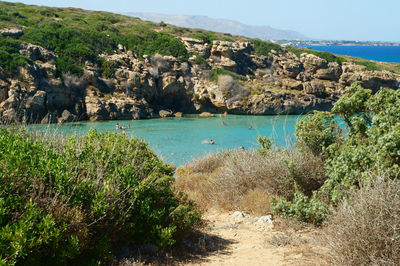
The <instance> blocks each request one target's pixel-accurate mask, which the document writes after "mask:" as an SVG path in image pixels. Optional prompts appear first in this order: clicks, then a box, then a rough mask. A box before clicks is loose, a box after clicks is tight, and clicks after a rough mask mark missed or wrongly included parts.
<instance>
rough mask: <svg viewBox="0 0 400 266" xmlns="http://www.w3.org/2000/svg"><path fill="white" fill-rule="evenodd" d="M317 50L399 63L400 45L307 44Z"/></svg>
mask: <svg viewBox="0 0 400 266" xmlns="http://www.w3.org/2000/svg"><path fill="white" fill-rule="evenodd" d="M309 47H311V48H312V49H314V50H317V51H326V52H330V53H334V54H341V55H348V56H356V57H361V58H365V59H369V60H375V61H382V62H394V63H400V46H342V45H315V46H309Z"/></svg>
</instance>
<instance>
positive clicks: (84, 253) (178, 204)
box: [0, 129, 199, 264]
mask: <svg viewBox="0 0 400 266" xmlns="http://www.w3.org/2000/svg"><path fill="white" fill-rule="evenodd" d="M0 149H1V151H2V152H1V153H0V165H1V166H2V167H1V168H0V188H1V189H0V261H1V262H2V263H5V264H43V263H46V264H49V263H50V264H54V263H57V264H65V263H68V262H72V261H73V260H79V261H80V262H82V261H86V260H88V261H92V262H95V261H97V260H100V261H103V260H107V259H109V256H108V255H107V254H110V251H111V250H110V248H111V247H112V245H113V244H116V243H119V242H125V243H130V242H132V241H135V242H138V243H140V242H146V243H154V244H156V245H158V246H159V247H162V248H168V247H170V246H171V245H173V244H174V243H175V242H176V241H177V240H179V239H180V238H181V237H183V236H184V235H185V234H186V233H187V232H188V231H189V230H190V229H191V228H192V226H193V225H194V224H195V223H197V221H198V219H199V216H198V213H197V212H196V211H194V210H193V209H192V207H191V203H190V202H188V201H187V200H186V199H185V197H184V196H183V195H181V194H177V193H175V191H174V189H173V188H172V183H173V169H172V168H171V167H170V166H169V165H167V164H164V163H162V162H161V161H160V160H158V158H157V157H156V155H155V154H154V153H153V152H152V151H151V150H149V148H148V146H147V144H146V143H145V142H143V141H140V140H137V139H136V138H134V139H129V138H127V137H126V136H124V135H119V134H112V133H104V134H100V133H98V132H96V131H90V132H89V133H88V134H87V135H85V136H83V137H70V138H69V139H68V140H67V141H66V142H60V141H52V140H49V139H40V138H38V137H35V135H32V134H28V133H24V132H13V131H12V130H7V129H2V130H1V131H0Z"/></svg>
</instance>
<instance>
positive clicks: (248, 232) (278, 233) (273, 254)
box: [182, 211, 325, 265]
mask: <svg viewBox="0 0 400 266" xmlns="http://www.w3.org/2000/svg"><path fill="white" fill-rule="evenodd" d="M204 217H205V219H206V220H207V221H208V223H209V224H208V226H207V228H205V229H204V231H205V233H207V234H209V235H215V236H217V237H218V238H217V239H220V240H221V239H223V240H225V241H229V244H227V245H226V246H225V248H224V249H219V250H217V251H216V252H213V253H211V254H208V256H207V255H206V256H204V257H203V258H202V259H201V261H193V262H184V263H182V264H184V265H324V264H325V263H324V261H323V260H322V259H321V256H320V255H321V252H324V250H323V248H321V247H319V246H318V245H317V244H316V243H315V242H316V241H314V240H315V239H316V238H318V231H317V230H316V229H310V228H302V229H295V228H283V227H282V226H279V225H278V226H277V225H276V223H277V222H276V221H271V220H270V217H268V216H264V217H251V216H248V215H244V214H242V213H240V212H235V213H233V214H232V213H231V214H228V213H220V212H217V211H209V212H208V213H206V214H205V216H204ZM277 227H280V228H277ZM212 244H213V243H212V242H211V241H209V243H208V245H212ZM205 245H207V244H205ZM205 248H206V249H207V247H205Z"/></svg>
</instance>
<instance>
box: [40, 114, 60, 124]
mask: <svg viewBox="0 0 400 266" xmlns="http://www.w3.org/2000/svg"><path fill="white" fill-rule="evenodd" d="M57 122H58V121H57V114H55V113H50V112H49V113H47V114H46V115H45V116H44V117H43V119H42V121H40V123H41V124H55V123H57Z"/></svg>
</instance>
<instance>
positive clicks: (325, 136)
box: [295, 111, 340, 155]
mask: <svg viewBox="0 0 400 266" xmlns="http://www.w3.org/2000/svg"><path fill="white" fill-rule="evenodd" d="M295 136H296V138H297V140H298V147H299V148H300V149H301V148H302V145H305V146H307V148H308V149H310V150H311V151H312V152H313V153H314V154H316V155H318V154H322V152H323V151H324V150H325V149H326V148H327V147H329V146H330V145H331V144H333V143H335V142H337V141H338V140H339V137H340V129H339V127H338V125H337V123H336V122H335V120H334V115H333V114H330V113H327V112H319V111H314V113H313V114H308V115H306V116H305V117H304V118H303V119H301V120H300V121H299V122H298V123H297V124H296V130H295Z"/></svg>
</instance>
